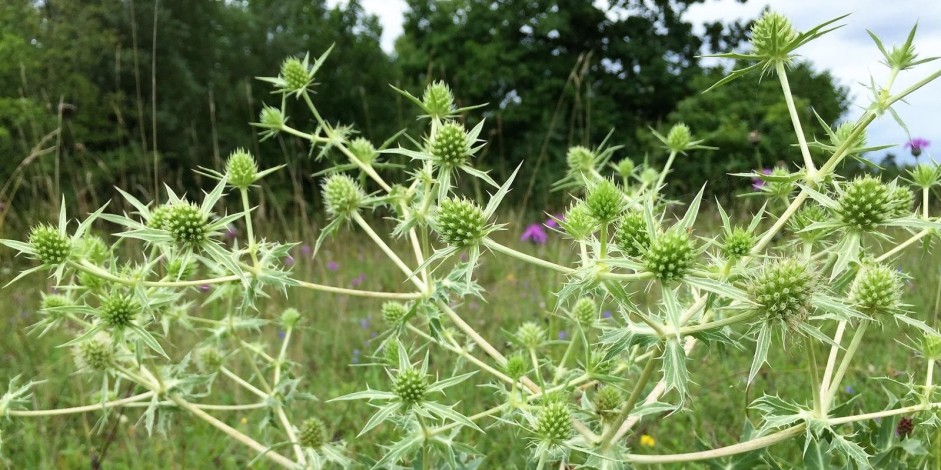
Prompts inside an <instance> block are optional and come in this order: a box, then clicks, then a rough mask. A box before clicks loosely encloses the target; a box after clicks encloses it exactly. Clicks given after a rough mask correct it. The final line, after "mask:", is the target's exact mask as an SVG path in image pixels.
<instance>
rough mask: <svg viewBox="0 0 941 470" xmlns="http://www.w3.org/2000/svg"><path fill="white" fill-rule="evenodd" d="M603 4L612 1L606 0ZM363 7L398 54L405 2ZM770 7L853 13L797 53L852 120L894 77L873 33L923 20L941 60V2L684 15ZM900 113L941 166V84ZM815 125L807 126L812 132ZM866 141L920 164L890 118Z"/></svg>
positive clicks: (783, 3)
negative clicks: (845, 90) (830, 83)
mask: <svg viewBox="0 0 941 470" xmlns="http://www.w3.org/2000/svg"><path fill="white" fill-rule="evenodd" d="M342 1H343V0H328V3H329V4H331V5H335V4H337V3H341V2H342ZM596 2H598V3H605V2H604V1H603V0H596ZM362 4H363V7H364V9H365V10H366V11H367V12H369V13H371V14H374V15H376V16H377V17H378V18H379V20H380V22H381V23H382V26H383V33H382V47H383V49H385V50H386V51H387V52H392V51H393V49H394V43H395V39H396V38H397V37H398V36H399V35H401V34H402V22H403V15H404V12H405V10H406V8H407V7H406V4H405V0H362ZM766 5H767V6H770V7H771V8H772V9H773V10H776V11H778V12H780V13H783V14H784V15H786V16H787V17H788V18H790V19H791V21H792V22H793V23H794V26H795V28H797V30H798V31H805V30H808V29H810V28H813V27H814V26H816V25H817V24H819V23H821V22H823V21H826V20H829V19H832V18H836V17H838V16H841V15H845V14H847V13H850V16H849V17H847V18H845V19H844V20H843V21H842V23H844V24H846V26H844V27H843V28H840V29H837V30H836V31H833V32H831V33H829V34H827V35H826V36H824V37H823V38H820V39H818V40H816V41H813V42H811V43H810V44H808V45H806V46H804V47H802V48H801V49H798V51H797V53H798V54H800V55H801V56H803V57H804V58H806V59H807V60H809V61H810V62H812V63H813V64H814V65H815V66H816V67H817V69H818V70H821V69H827V70H829V71H830V72H831V73H832V75H833V76H834V77H835V78H836V79H837V81H838V82H839V83H840V84H842V85H844V86H847V87H849V89H850V98H851V100H852V103H853V104H852V105H851V107H850V110H849V112H848V113H847V115H846V116H844V119H845V120H854V119H856V118H857V117H858V116H859V115H860V114H862V108H865V107H866V106H868V105H869V103H870V94H869V90H868V88H867V85H868V83H869V80H870V77H872V78H873V79H874V80H875V82H876V83H877V84H879V83H884V82H885V79H886V77H887V76H888V68H887V67H885V66H884V65H882V64H881V63H880V60H881V58H882V55H881V54H880V53H879V50H878V49H877V48H876V46H875V44H874V43H873V41H872V39H871V38H870V37H869V34H868V33H867V32H866V30H870V31H872V32H874V33H875V34H876V35H877V36H879V38H880V39H881V40H882V43H883V44H884V45H885V46H886V47H887V48H891V47H892V46H893V45H896V44H902V43H904V41H905V39H906V37H907V36H908V33H909V31H910V30H911V28H912V26H913V25H914V24H915V22H916V21H917V22H918V31H917V33H916V35H915V50H916V52H918V53H919V57H934V56H941V1H938V0H896V1H895V2H885V1H884V0H883V1H877V0H856V1H834V2H827V1H821V0H770V1H768V0H766V1H763V2H762V1H756V0H749V1H748V2H747V3H746V4H741V3H739V2H737V1H735V0H706V2H704V3H700V4H696V5H693V6H692V7H690V8H689V10H688V11H687V12H686V13H685V15H686V18H687V19H688V20H689V21H691V22H692V23H693V24H694V25H697V26H701V25H702V23H704V22H706V21H715V20H732V19H750V18H755V17H757V16H758V15H759V14H760V13H761V11H762V9H763V8H764V7H765V6H766ZM699 31H701V29H699ZM938 68H941V60H938V61H937V62H929V63H927V64H925V65H922V66H920V67H916V68H915V69H913V70H909V71H906V72H903V73H901V74H900V75H899V77H898V79H896V85H895V86H894V87H893V90H896V91H897V90H901V89H903V88H905V87H907V86H909V85H911V84H912V83H914V82H916V81H918V80H919V79H920V78H922V77H924V76H925V75H928V74H929V73H931V72H933V71H934V70H937V69H938ZM795 93H796V94H797V92H796V91H795ZM895 110H896V112H897V113H898V114H899V115H900V116H901V117H902V120H903V121H904V122H905V124H906V125H907V126H908V128H909V130H910V131H911V137H922V138H926V139H928V140H930V141H932V146H929V147H928V149H927V151H926V152H925V153H924V154H922V156H921V157H920V160H926V159H929V158H930V159H933V157H932V155H933V154H937V155H939V158H938V161H941V79H939V80H937V81H935V82H933V83H931V84H929V85H927V86H925V87H923V88H921V89H920V90H919V91H916V92H915V93H914V94H913V95H911V96H910V97H909V99H908V100H907V103H898V104H896V106H895ZM810 124H811V123H805V127H806V126H807V125H810ZM867 137H868V142H869V144H870V145H889V144H895V145H897V146H896V147H895V148H893V149H889V150H888V151H892V152H894V153H895V154H896V155H898V156H899V157H900V161H902V162H911V161H913V159H912V158H911V157H910V156H908V155H909V154H908V152H907V151H906V150H905V149H904V148H903V147H902V145H903V144H904V143H905V142H907V141H908V139H909V137H908V135H906V133H905V131H904V130H903V129H902V128H901V127H900V126H899V125H898V124H897V123H896V122H895V120H894V119H893V118H892V117H891V116H889V115H888V114H887V115H885V116H883V117H881V118H879V119H877V120H876V121H875V122H874V123H873V124H871V125H870V126H869V129H868V136H867ZM884 152H885V151H883V152H879V153H878V155H879V156H881V155H882V154H883V153H884ZM901 157H904V158H901Z"/></svg>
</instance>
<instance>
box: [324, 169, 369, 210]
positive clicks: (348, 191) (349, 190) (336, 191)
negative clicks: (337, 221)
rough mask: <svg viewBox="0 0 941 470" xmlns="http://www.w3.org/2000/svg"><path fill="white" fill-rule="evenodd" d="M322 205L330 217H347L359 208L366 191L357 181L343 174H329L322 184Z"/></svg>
mask: <svg viewBox="0 0 941 470" xmlns="http://www.w3.org/2000/svg"><path fill="white" fill-rule="evenodd" d="M322 188H323V189H322V194H323V201H324V205H325V206H326V208H327V214H328V215H330V217H332V218H336V217H349V216H350V215H351V214H352V213H354V212H356V211H357V210H359V207H360V205H362V203H363V200H364V199H366V193H365V192H364V191H363V188H362V187H360V185H359V183H357V182H356V181H354V180H353V178H350V177H349V176H347V175H344V174H336V175H331V176H329V177H328V178H327V179H326V180H324V182H323V185H322Z"/></svg>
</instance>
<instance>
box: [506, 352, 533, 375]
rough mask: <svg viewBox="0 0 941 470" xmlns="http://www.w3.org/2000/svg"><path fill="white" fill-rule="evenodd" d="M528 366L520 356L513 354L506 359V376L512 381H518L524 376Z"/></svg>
mask: <svg viewBox="0 0 941 470" xmlns="http://www.w3.org/2000/svg"><path fill="white" fill-rule="evenodd" d="M528 369H529V364H528V363H527V362H526V358H525V357H523V355H522V354H514V355H512V356H510V357H508V358H507V359H506V374H507V375H509V376H510V378H511V379H513V380H519V379H520V377H522V376H524V375H526V372H527V370H528Z"/></svg>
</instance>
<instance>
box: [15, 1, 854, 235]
mask: <svg viewBox="0 0 941 470" xmlns="http://www.w3.org/2000/svg"><path fill="white" fill-rule="evenodd" d="M594 3H595V2H585V1H581V0H541V1H533V0H525V1H524V0H496V1H495V0H486V1H485V0H451V1H447V2H442V1H434V0H409V2H408V4H409V10H408V12H407V13H406V18H405V25H404V35H403V36H402V37H400V38H399V39H398V41H397V42H396V47H395V52H394V54H393V55H392V56H389V55H387V54H386V53H384V52H383V51H382V49H381V47H380V34H381V26H380V24H379V22H378V20H377V19H376V18H375V17H374V16H371V15H368V14H367V13H366V12H364V10H363V8H362V6H361V4H360V3H359V2H358V1H355V0H351V1H349V2H341V4H340V6H338V7H334V8H328V7H327V5H326V1H325V0H227V1H209V0H206V1H202V0H198V1H194V0H44V1H38V0H6V1H5V2H3V5H2V6H0V155H2V156H3V158H2V160H0V181H6V182H8V184H7V185H6V186H5V187H4V192H3V193H0V198H7V199H8V200H7V201H0V202H4V203H6V204H16V202H17V201H18V200H30V199H28V198H48V197H49V196H53V197H55V196H56V195H58V194H59V191H60V189H64V188H68V190H69V191H70V192H71V191H74V192H75V193H74V194H71V195H72V196H77V197H76V198H77V199H80V200H84V201H88V204H94V203H100V202H103V201H99V199H107V198H109V197H111V194H110V193H108V191H106V190H104V188H107V187H110V186H112V185H118V186H121V187H125V188H131V189H132V190H133V191H135V192H136V193H138V194H140V195H142V197H144V198H154V195H153V193H154V182H155V179H154V174H153V173H154V168H155V167H156V169H157V172H158V173H159V176H160V178H158V179H159V180H162V181H166V182H167V183H168V184H170V185H171V186H172V187H173V188H174V189H175V190H185V189H187V188H189V189H190V190H191V191H195V190H196V187H197V186H198V185H199V184H201V183H203V182H202V181H200V180H199V178H200V176H199V175H198V174H196V173H194V172H191V171H189V170H190V169H192V168H196V167H197V166H204V167H214V168H218V167H219V166H220V165H221V162H222V161H224V159H225V156H226V155H227V154H228V152H230V151H232V150H233V149H235V148H236V147H245V148H247V149H250V150H252V151H253V153H255V154H256V155H257V156H258V157H259V159H260V160H261V164H262V166H273V165H276V164H280V163H284V162H289V163H292V165H291V166H290V167H289V170H288V171H284V172H281V174H280V175H278V176H276V178H280V179H281V182H283V183H285V184H274V185H269V187H268V189H267V193H266V200H267V201H269V203H270V205H271V206H273V207H274V206H276V207H277V208H278V210H284V208H285V207H291V208H294V209H295V210H298V211H303V209H304V207H303V206H305V205H306V204H309V203H311V202H314V200H315V199H316V197H317V191H316V187H315V183H316V182H315V181H314V179H313V178H311V176H310V175H311V174H312V173H314V172H316V171H319V170H320V169H322V168H323V166H324V165H326V164H327V163H326V162H322V161H321V162H317V161H314V159H312V158H310V159H309V158H308V155H309V153H310V149H309V148H306V147H304V146H303V145H302V143H300V142H297V141H296V140H292V139H289V138H284V139H279V138H276V139H271V140H267V141H263V142H262V141H260V139H259V138H258V134H257V132H256V131H255V129H254V128H252V127H250V126H249V122H252V121H254V120H255V119H257V116H258V112H259V111H260V109H261V107H262V104H264V103H267V104H272V105H278V104H279V103H276V102H274V101H275V98H274V97H273V96H272V95H271V94H270V89H269V88H268V87H267V86H266V84H265V83H263V82H260V81H258V80H256V79H255V77H259V76H273V75H276V74H277V71H278V68H279V65H280V63H281V61H282V60H283V59H284V58H285V57H287V56H298V55H303V54H304V53H306V52H310V54H311V56H312V59H313V58H314V57H316V56H319V55H320V54H321V53H322V52H323V51H325V50H326V49H327V48H328V47H330V46H331V45H333V46H334V47H333V52H332V53H331V56H330V58H329V60H328V61H327V63H326V65H325V66H324V67H323V68H322V69H321V71H320V72H319V73H318V82H319V85H318V87H317V91H318V94H317V95H316V97H315V99H316V100H317V101H318V107H319V108H320V109H321V110H322V113H323V114H324V115H325V118H327V119H328V120H329V121H331V122H339V123H344V124H350V125H352V126H353V127H354V129H355V130H356V131H357V132H358V133H360V134H361V135H363V136H365V137H367V138H369V139H371V140H372V141H373V142H374V143H375V144H376V145H378V144H380V143H382V142H383V141H384V140H385V139H386V138H387V137H389V136H391V135H393V134H395V133H396V132H397V131H399V130H401V129H407V128H409V127H410V126H413V125H414V122H415V114H416V111H417V110H416V108H414V107H412V106H411V105H410V103H409V102H408V101H407V100H405V99H403V98H401V97H400V96H399V95H397V94H396V93H395V92H394V91H393V90H392V89H391V88H390V87H389V86H388V85H389V84H393V85H395V86H396V87H399V88H403V89H406V90H409V91H410V92H412V93H413V94H420V93H421V90H422V89H423V88H424V86H425V84H426V83H428V82H429V81H431V80H436V79H443V80H445V81H447V82H448V83H450V84H451V85H452V87H453V89H454V91H455V94H456V98H457V100H458V102H459V105H460V106H466V105H473V104H482V103H488V105H487V106H485V107H483V108H482V109H480V110H478V111H474V112H471V113H470V114H469V116H468V120H469V121H470V122H469V123H468V124H470V125H473V124H475V123H476V121H477V120H478V119H480V118H485V119H486V120H487V124H486V126H485V131H484V133H483V134H482V137H483V138H485V139H487V140H488V141H489V145H488V146H487V147H486V149H485V150H484V151H483V152H482V156H481V159H482V161H480V162H479V166H481V167H483V168H485V169H491V170H492V171H494V172H495V174H496V175H497V176H498V177H499V178H502V177H505V175H507V174H509V172H511V171H512V169H513V168H514V167H515V166H516V165H517V164H518V163H519V162H520V161H521V160H525V161H526V162H527V165H525V167H524V170H523V172H522V174H521V176H520V179H519V180H518V181H519V182H518V183H517V188H519V191H520V194H519V197H520V198H521V199H518V200H519V201H520V202H522V201H524V200H525V201H526V205H527V206H529V208H531V209H534V210H539V209H541V208H543V207H547V206H551V204H552V203H553V201H554V196H553V195H552V194H551V193H550V192H549V191H548V188H549V186H550V185H551V184H552V182H553V181H555V180H556V179H558V176H559V175H560V174H561V173H562V172H563V171H564V166H565V153H566V149H567V148H568V147H569V146H570V145H586V146H595V145H597V144H598V143H600V142H601V141H602V140H603V139H604V138H605V136H606V135H607V134H608V133H609V132H611V131H612V129H613V133H612V135H611V138H610V140H609V141H610V142H611V143H612V144H614V145H623V146H624V148H623V149H622V150H620V151H619V152H617V153H616V156H615V159H620V158H625V157H630V158H632V159H634V160H635V161H636V162H637V163H641V162H642V161H644V160H649V161H650V162H652V163H658V162H659V161H661V159H663V158H665V155H663V153H662V152H661V151H659V150H657V148H656V145H655V142H654V141H653V139H652V138H651V137H650V128H654V129H661V130H662V129H666V128H668V127H669V126H670V125H672V124H673V123H674V122H676V121H685V122H687V123H688V124H689V125H690V126H691V127H692V129H693V131H694V133H696V135H697V136H698V137H702V138H706V139H707V140H708V142H709V143H710V144H711V145H714V146H718V147H720V148H721V149H720V150H719V151H715V152H708V153H701V154H697V155H694V156H691V157H690V158H689V159H688V160H687V161H684V162H683V164H681V165H677V166H676V170H675V171H676V173H677V174H676V175H675V176H674V178H672V181H675V182H678V184H677V185H676V187H675V191H678V192H680V193H682V192H686V191H688V190H690V188H685V187H683V184H682V181H684V180H686V179H687V178H684V176H685V175H690V176H692V175H694V174H695V176H696V177H695V178H690V180H695V181H701V180H702V178H703V175H705V176H706V177H707V178H708V179H709V180H710V181H711V182H712V185H711V187H712V190H713V191H715V192H716V193H721V194H728V193H729V192H730V191H731V190H734V189H736V188H747V187H748V186H749V184H750V182H748V181H738V180H734V179H731V178H729V177H727V176H726V175H727V173H730V172H738V171H749V170H752V169H755V168H759V167H763V166H771V165H773V164H774V163H775V162H777V161H779V160H783V161H796V160H795V159H793V158H792V157H791V155H792V153H793V152H794V150H793V148H792V146H791V143H792V142H790V139H789V138H788V137H787V135H788V133H789V132H790V131H789V130H788V128H789V123H788V120H787V119H788V116H787V111H786V108H785V106H784V102H783V100H781V99H780V98H779V97H780V93H779V90H778V89H777V83H776V81H775V80H764V81H763V82H761V83H756V82H751V81H749V82H746V81H737V82H734V83H733V84H732V85H730V86H728V87H726V88H723V89H720V90H719V91H717V92H712V93H710V94H707V95H701V94H700V92H701V91H702V90H704V89H705V88H707V87H708V86H709V85H711V84H712V83H714V82H715V81H716V80H717V79H718V78H719V77H721V73H722V71H721V70H717V69H710V68H704V67H703V66H702V62H701V59H700V58H699V57H698V56H699V55H700V54H702V53H703V52H709V51H725V50H729V49H731V48H735V47H739V46H741V45H742V44H743V43H744V41H746V40H747V31H748V26H749V25H748V24H740V23H728V24H723V23H715V24H708V25H706V27H705V30H704V33H703V34H702V35H700V36H697V35H695V34H694V33H693V26H692V24H690V23H689V22H688V20H687V19H686V18H685V16H684V15H683V12H684V10H685V9H686V8H687V7H688V6H689V5H690V4H693V3H698V2H697V1H674V2H660V1H658V2H643V1H637V0H618V1H610V2H608V3H609V4H610V7H609V8H607V9H602V8H600V7H598V6H597V5H595V4H594ZM790 78H791V83H792V86H793V88H794V90H795V93H796V95H797V102H798V105H799V108H800V109H801V110H802V112H803V114H804V116H803V117H804V118H805V122H807V123H809V124H810V125H807V126H806V128H807V133H808V137H809V138H811V139H812V138H813V136H814V135H823V132H821V131H819V130H818V131H816V132H814V130H813V129H814V128H815V126H814V125H813V124H814V123H816V119H815V118H814V117H813V111H812V110H811V104H812V106H813V109H814V110H816V112H817V113H818V114H820V116H822V117H823V118H824V119H825V120H827V121H828V122H830V123H834V122H835V121H836V120H837V119H838V117H839V116H840V115H841V114H842V113H843V112H844V111H845V109H846V107H847V97H846V91H845V89H843V88H841V87H839V86H837V85H836V84H835V83H834V81H833V79H832V78H831V77H830V76H829V75H828V74H827V73H825V72H819V71H814V70H812V69H811V68H810V67H809V66H806V65H800V66H798V67H796V68H795V69H794V73H793V74H792V76H791V77H790ZM778 101H780V103H778ZM287 113H288V115H289V116H291V119H292V122H293V124H295V125H297V126H300V127H301V128H303V127H305V126H311V127H312V126H313V124H311V123H310V118H309V116H308V115H307V114H306V113H305V109H302V107H301V106H300V104H299V103H290V102H289V103H288V109H287ZM758 136H760V138H757V137H758ZM414 137H415V138H416V139H418V138H420V136H414ZM401 143H402V144H403V145H410V142H409V141H408V140H407V139H401ZM18 188H19V192H18V195H16V196H13V194H14V192H15V190H16V189H18ZM9 199H12V200H9ZM32 200H34V201H35V199H32ZM274 203H276V204H274ZM289 216H290V214H287V215H285V217H289Z"/></svg>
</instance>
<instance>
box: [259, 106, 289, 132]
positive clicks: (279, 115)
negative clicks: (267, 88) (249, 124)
mask: <svg viewBox="0 0 941 470" xmlns="http://www.w3.org/2000/svg"><path fill="white" fill-rule="evenodd" d="M287 121H288V118H287V117H285V116H284V112H282V111H281V110H280V109H278V108H273V107H271V106H265V107H264V108H262V109H261V112H260V113H259V114H258V126H259V127H262V128H265V129H268V135H273V134H276V133H277V131H280V130H281V129H283V128H284V126H285V125H286V124H287Z"/></svg>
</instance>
